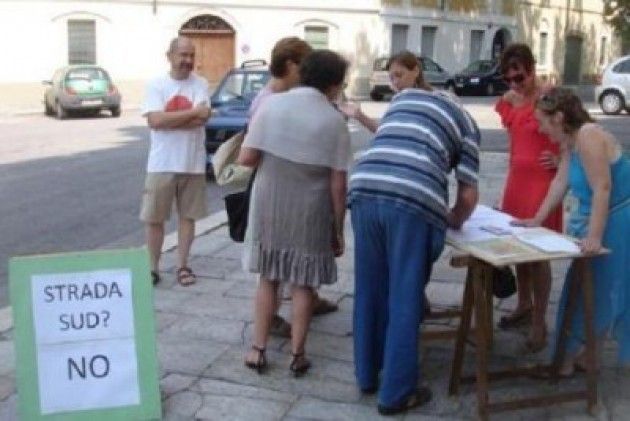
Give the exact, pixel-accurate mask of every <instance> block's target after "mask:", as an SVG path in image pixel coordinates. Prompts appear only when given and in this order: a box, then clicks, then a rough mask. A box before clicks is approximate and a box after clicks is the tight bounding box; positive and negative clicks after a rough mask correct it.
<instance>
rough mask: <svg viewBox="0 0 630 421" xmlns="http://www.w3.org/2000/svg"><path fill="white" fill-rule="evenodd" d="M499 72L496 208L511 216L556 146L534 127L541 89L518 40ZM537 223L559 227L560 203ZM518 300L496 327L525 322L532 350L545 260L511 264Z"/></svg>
mask: <svg viewBox="0 0 630 421" xmlns="http://www.w3.org/2000/svg"><path fill="white" fill-rule="evenodd" d="M501 73H502V74H503V78H504V80H505V81H506V83H507V84H508V86H509V88H510V90H509V91H508V92H507V93H506V94H505V95H503V97H502V98H501V99H500V100H499V101H498V102H497V104H496V108H495V109H496V111H497V113H499V115H500V116H501V121H502V123H503V126H504V127H505V128H506V129H507V131H508V135H509V140H510V162H509V171H508V176H507V180H506V183H505V188H504V191H503V199H502V203H501V209H502V210H503V211H504V212H506V213H508V214H510V215H512V216H514V217H515V218H519V219H520V218H531V217H533V216H534V215H535V214H536V211H537V210H538V207H539V206H540V204H541V202H542V201H543V199H544V198H545V195H546V194H547V189H548V188H549V184H550V183H551V181H552V180H553V178H554V175H555V174H556V167H557V161H558V158H557V157H558V155H559V150H558V146H557V145H556V144H554V143H552V142H551V141H550V139H549V138H548V137H547V136H546V135H544V134H542V133H541V132H539V130H538V121H537V120H536V118H535V117H534V109H535V103H536V100H537V99H538V97H539V96H540V94H541V90H542V88H541V86H540V85H539V83H538V82H537V81H536V69H535V61H534V56H533V55H532V52H531V50H530V48H529V47H528V46H527V45H524V44H512V45H510V46H509V47H508V48H506V49H505V51H504V52H503V54H502V56H501ZM543 226H545V227H547V228H550V229H552V230H555V231H558V232H561V231H562V207H561V206H559V207H558V208H556V209H555V211H554V212H552V213H551V214H550V215H549V217H548V218H547V220H545V222H544V223H543ZM516 274H517V279H518V304H517V306H516V309H514V311H513V312H512V313H511V314H509V315H507V316H504V317H502V318H501V321H500V322H499V327H500V328H503V329H510V328H515V327H520V326H525V325H529V324H531V328H530V331H529V335H528V338H527V341H526V342H525V345H526V348H527V349H528V350H529V351H531V352H538V351H540V350H542V349H543V348H544V347H545V346H546V336H547V328H546V325H545V312H546V310H547V303H548V301H549V290H550V288H551V267H550V265H549V263H548V262H541V263H527V264H521V265H517V266H516Z"/></svg>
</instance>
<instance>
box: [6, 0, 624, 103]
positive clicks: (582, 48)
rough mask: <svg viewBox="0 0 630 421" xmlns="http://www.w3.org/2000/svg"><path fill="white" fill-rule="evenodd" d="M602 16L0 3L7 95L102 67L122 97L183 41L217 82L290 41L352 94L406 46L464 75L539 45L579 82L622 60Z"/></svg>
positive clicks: (592, 4)
mask: <svg viewBox="0 0 630 421" xmlns="http://www.w3.org/2000/svg"><path fill="white" fill-rule="evenodd" d="M602 8H603V4H602V1H601V0H532V1H521V0H343V1H339V0H311V1H305V0H220V1H210V0H208V1H202V0H118V1H115V0H114V1H105V0H84V1H77V0H56V1H44V0H38V1H35V0H20V1H7V0H0V28H2V29H0V31H2V35H3V36H2V37H0V43H2V47H3V52H4V56H5V57H6V58H7V63H8V65H6V64H5V65H4V66H0V86H5V85H16V84H17V85H19V84H23V85H24V86H26V85H28V84H33V83H38V82H39V81H41V80H45V79H49V78H50V76H51V75H52V73H53V71H54V70H55V69H56V68H58V67H60V66H63V65H67V64H72V63H96V64H99V65H102V66H104V67H105V68H106V69H108V71H109V72H110V73H111V75H112V77H113V78H114V79H115V80H116V81H117V82H118V83H119V87H120V89H121V91H123V94H124V93H125V90H126V89H131V87H132V86H136V87H137V86H138V85H140V84H143V83H144V82H145V81H146V80H147V79H149V78H150V77H152V76H154V75H155V74H157V73H159V72H161V71H165V70H166V69H167V63H166V60H165V57H164V53H165V50H166V47H167V45H168V42H169V40H170V39H171V38H173V37H174V36H176V35H177V34H186V35H188V36H190V37H191V38H193V40H194V42H195V43H196V45H197V46H198V48H197V63H196V65H195V67H196V71H197V72H198V73H200V74H202V75H204V76H205V77H206V78H207V79H208V80H209V81H210V83H211V84H212V83H216V82H217V81H218V80H219V79H220V78H221V76H222V75H223V74H224V73H225V72H226V71H227V70H228V69H229V68H230V67H233V66H235V65H239V64H240V63H241V62H243V61H244V60H250V59H259V58H263V59H267V58H268V56H269V52H270V49H271V47H272V46H273V44H274V43H275V41H276V40H277V39H279V38H281V37H284V36H288V35H296V36H299V37H302V38H304V39H305V40H307V41H308V42H309V43H311V44H312V45H313V46H315V47H316V48H330V49H333V50H336V51H338V52H340V53H341V54H343V55H344V56H345V57H346V58H348V60H349V61H350V63H351V69H350V74H349V84H350V90H349V92H348V93H349V94H351V95H355V96H360V95H364V94H366V93H367V81H368V79H369V76H370V74H371V71H372V65H373V62H374V60H375V59H376V58H378V57H382V56H387V55H389V54H391V53H393V52H397V51H399V50H401V49H409V50H411V51H414V52H416V53H419V54H423V55H426V56H429V57H431V58H433V59H434V60H435V61H436V62H438V63H439V64H440V65H441V66H442V67H444V68H445V69H447V70H448V71H450V72H456V71H458V70H460V69H462V68H463V67H465V66H466V65H467V64H468V63H469V62H471V61H473V60H475V59H479V58H490V57H496V56H497V55H498V54H500V52H501V50H502V49H503V48H504V47H505V45H507V44H508V43H509V42H511V41H516V40H519V41H524V42H527V43H528V44H530V45H532V47H533V49H534V51H535V54H536V56H537V57H538V65H539V70H540V71H541V72H542V73H543V74H544V75H545V76H547V77H549V78H553V79H555V80H561V81H567V82H570V83H577V82H583V81H587V80H590V78H592V76H593V75H595V74H596V73H597V72H598V70H599V66H600V65H602V64H605V63H606V62H608V60H609V58H610V57H611V56H612V55H614V50H613V49H612V48H611V44H612V35H611V31H610V29H609V28H608V27H607V26H606V25H604V24H603V19H602V15H601V12H602ZM565 69H568V70H567V71H565ZM567 75H568V76H567ZM0 91H2V90H1V89H0ZM8 91H11V90H10V89H9V90H8ZM1 95H2V94H0V96H1ZM0 99H1V98H0Z"/></svg>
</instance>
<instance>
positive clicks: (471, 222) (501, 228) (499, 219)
mask: <svg viewBox="0 0 630 421" xmlns="http://www.w3.org/2000/svg"><path fill="white" fill-rule="evenodd" d="M513 219H514V218H513V217H512V216H510V215H508V214H506V213H503V212H500V211H497V210H495V209H492V208H490V207H488V206H485V205H477V207H476V208H475V211H474V212H473V213H472V215H471V216H470V218H469V219H468V220H467V221H466V222H465V223H464V225H463V226H462V228H461V229H460V230H453V229H449V230H448V231H447V233H446V235H447V237H448V239H449V240H451V241H455V242H458V243H471V242H477V241H484V240H491V239H493V238H498V237H499V236H500V235H509V234H518V233H521V232H524V231H526V230H528V228H523V227H515V226H512V225H510V222H511V221H512V220H513ZM489 227H492V229H490V230H489V229H488V228H489ZM492 231H494V232H492ZM497 232H502V234H500V235H497V234H496V233H497Z"/></svg>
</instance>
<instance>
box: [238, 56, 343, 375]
mask: <svg viewBox="0 0 630 421" xmlns="http://www.w3.org/2000/svg"><path fill="white" fill-rule="evenodd" d="M347 66H348V64H347V62H346V61H345V60H344V59H343V58H342V57H341V56H339V55H338V54H336V53H333V52H332V51H327V50H320V51H315V52H313V53H311V54H309V55H308V56H307V57H306V58H304V60H303V61H302V63H301V65H300V82H301V86H300V87H297V88H294V89H292V90H290V91H288V92H284V93H279V94H276V95H272V96H270V97H269V98H268V99H267V100H266V101H265V103H264V104H262V105H261V107H260V108H259V109H258V111H257V112H256V114H255V115H254V117H253V119H252V121H251V124H250V126H249V130H248V133H247V135H246V137H245V141H244V142H243V146H242V148H241V152H240V154H239V157H238V162H239V163H240V164H241V165H247V166H251V167H257V168H258V170H257V173H256V177H255V181H254V185H253V189H252V196H251V201H252V206H251V208H250V210H251V212H250V216H249V224H248V229H247V234H246V235H247V236H248V237H250V238H248V239H246V244H247V245H248V247H247V248H246V250H245V256H244V257H245V259H244V260H245V264H246V269H247V270H249V271H250V272H253V273H259V274H260V282H259V284H258V290H257V292H256V297H255V320H254V339H253V344H252V349H251V350H250V352H248V354H247V356H246V357H245V365H246V366H247V367H249V368H252V369H255V370H257V371H258V372H259V373H261V372H263V371H264V370H265V368H266V367H267V359H266V356H265V347H266V344H267V339H268V336H269V329H270V325H271V322H272V319H273V315H274V313H275V308H276V300H277V288H278V284H279V283H283V284H289V285H290V286H291V287H292V288H291V291H292V307H293V308H292V321H291V322H292V324H291V353H292V355H293V358H292V361H291V363H290V366H289V368H290V370H291V372H292V373H293V374H294V375H295V376H296V377H297V376H301V375H303V374H304V373H306V371H307V370H308V369H309V367H310V365H311V363H310V361H309V360H308V359H307V358H306V357H305V343H306V335H307V331H308V326H309V323H310V320H311V315H312V306H313V289H314V288H317V287H318V286H320V285H322V284H332V283H334V282H336V280H337V268H336V265H335V256H340V255H341V254H342V253H343V249H344V238H343V221H344V217H345V194H346V174H347V167H348V163H349V160H350V135H349V133H348V128H347V126H346V122H345V120H344V118H343V116H342V115H341V113H339V112H338V111H337V110H336V109H335V108H334V106H333V104H332V101H334V100H335V99H336V98H337V97H338V96H339V93H340V91H341V89H343V82H344V78H345V74H346V69H347Z"/></svg>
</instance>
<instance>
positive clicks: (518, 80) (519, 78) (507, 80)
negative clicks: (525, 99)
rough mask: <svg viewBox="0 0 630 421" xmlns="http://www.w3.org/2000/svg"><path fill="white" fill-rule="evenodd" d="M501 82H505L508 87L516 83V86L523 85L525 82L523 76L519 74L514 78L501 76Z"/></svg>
mask: <svg viewBox="0 0 630 421" xmlns="http://www.w3.org/2000/svg"><path fill="white" fill-rule="evenodd" d="M503 80H504V81H505V83H507V84H508V85H509V84H510V83H512V82H514V83H516V84H521V83H523V81H524V80H525V75H524V74H522V73H520V74H518V75H516V76H512V77H507V76H503Z"/></svg>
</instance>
